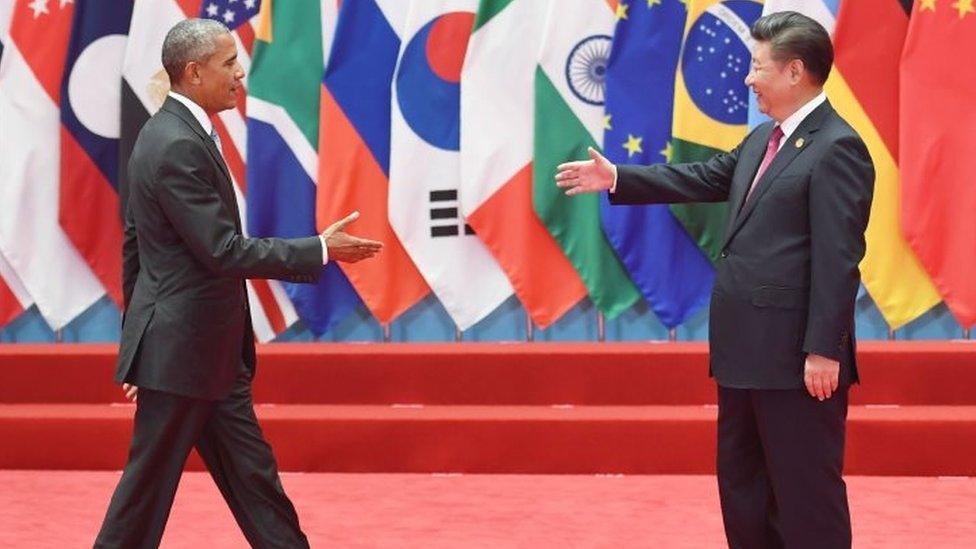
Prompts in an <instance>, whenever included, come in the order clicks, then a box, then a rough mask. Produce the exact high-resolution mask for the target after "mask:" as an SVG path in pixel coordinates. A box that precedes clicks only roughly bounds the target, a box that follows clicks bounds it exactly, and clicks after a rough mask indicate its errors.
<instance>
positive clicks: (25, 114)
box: [0, 0, 105, 330]
mask: <svg viewBox="0 0 976 549" xmlns="http://www.w3.org/2000/svg"><path fill="white" fill-rule="evenodd" d="M73 12H74V5H73V4H69V3H63V2H47V1H42V0H32V1H28V0H19V1H18V2H16V3H15V4H14V6H13V11H12V14H11V19H10V28H9V36H5V37H4V38H3V42H4V52H3V60H2V63H0V120H2V121H3V122H2V124H3V131H2V132H0V181H2V182H3V183H2V184H0V254H2V255H3V256H4V257H5V258H6V260H7V262H9V265H10V267H12V269H13V272H14V273H16V275H17V277H18V278H19V279H20V281H21V282H22V283H23V286H24V287H25V288H26V289H27V292H28V293H29V295H30V296H31V297H33V298H34V300H35V302H36V304H37V307H38V309H39V310H40V313H41V315H42V316H43V317H44V319H45V321H46V322H47V323H48V325H49V326H50V327H51V328H52V329H55V330H56V329H60V328H62V327H64V326H65V325H66V324H67V323H68V322H70V321H71V320H72V319H73V318H75V317H76V316H77V315H79V314H81V313H82V312H83V311H84V310H85V309H87V308H88V307H90V306H91V305H92V304H94V303H95V301H97V300H98V299H99V298H100V297H101V296H102V295H103V294H104V293H105V290H104V289H103V288H102V285H101V283H99V281H98V279H97V278H96V277H95V275H94V274H92V272H91V269H90V268H89V267H88V265H87V263H85V260H84V259H83V258H82V257H81V255H79V253H78V251H77V250H76V249H75V247H74V245H73V244H72V243H71V241H70V240H69V239H68V238H67V236H66V235H65V234H64V231H63V230H62V229H61V226H60V225H59V224H58V194H59V180H60V176H59V162H60V160H59V159H60V150H61V142H60V131H61V121H60V113H59V109H58V105H59V103H60V99H61V78H62V75H63V74H64V66H65V57H66V55H67V51H68V39H69V34H70V31H71V16H72V14H73Z"/></svg>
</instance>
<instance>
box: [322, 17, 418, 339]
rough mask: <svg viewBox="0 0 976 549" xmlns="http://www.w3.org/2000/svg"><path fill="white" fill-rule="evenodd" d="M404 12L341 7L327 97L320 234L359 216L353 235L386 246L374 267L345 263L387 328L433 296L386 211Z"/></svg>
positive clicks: (324, 99) (368, 263)
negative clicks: (337, 222)
mask: <svg viewBox="0 0 976 549" xmlns="http://www.w3.org/2000/svg"><path fill="white" fill-rule="evenodd" d="M381 6H383V7H381ZM406 7H407V3H406V2H402V1H400V0H392V1H390V0H385V1H384V0H380V1H377V0H362V1H357V2H347V3H346V4H345V6H343V9H342V10H341V11H340V12H339V21H338V24H337V27H336V31H335V38H334V39H333V42H332V52H331V54H330V55H329V62H328V65H327V66H326V70H325V76H324V78H323V86H322V94H321V103H322V108H321V114H320V119H321V121H320V128H321V129H320V132H319V134H320V135H319V146H318V148H319V158H320V160H321V161H320V162H319V172H318V176H319V192H318V196H317V203H316V218H317V220H318V228H319V229H324V228H325V227H326V226H328V224H329V223H331V222H333V221H335V220H336V219H340V218H342V217H345V216H346V215H348V214H349V212H352V211H358V212H359V214H360V216H359V219H358V220H356V223H355V225H354V228H355V231H356V232H357V233H360V234H363V235H366V236H368V237H370V238H373V239H376V240H380V241H382V242H383V243H384V246H383V251H382V252H381V253H380V254H378V255H377V256H376V257H374V258H372V259H370V260H369V261H360V262H359V263H344V264H342V265H340V267H341V268H342V271H343V272H344V273H345V275H346V276H347V277H348V278H349V282H351V283H352V285H353V287H354V288H356V291H357V292H358V293H359V296H360V297H361V298H362V300H363V303H365V304H366V307H367V308H369V310H370V312H371V313H372V314H373V316H374V317H376V319H377V320H378V321H379V322H380V323H382V324H389V323H390V322H392V321H393V320H394V319H395V318H397V317H398V316H400V315H401V314H402V313H403V312H404V311H406V310H407V309H409V308H410V307H411V306H413V305H414V304H415V303H417V302H418V301H420V300H421V299H422V298H423V297H424V296H426V295H427V294H428V293H430V288H429V287H428V286H427V283H426V282H425V281H424V279H423V277H422V276H421V275H420V271H418V270H417V267H416V266H414V264H413V261H412V260H411V259H410V256H409V255H407V252H406V250H404V248H403V245H402V244H400V241H399V239H397V236H396V234H395V233H394V232H393V227H392V226H391V225H390V221H389V216H388V205H387V199H388V194H389V186H390V182H389V174H390V85H391V83H392V81H393V69H394V68H395V67H396V60H397V54H398V53H399V51H400V38H399V36H398V34H397V31H398V30H399V27H400V25H402V24H403V20H404V17H405V16H406V10H405V9H404V8H406ZM384 9H385V12H384Z"/></svg>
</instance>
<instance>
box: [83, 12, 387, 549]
mask: <svg viewBox="0 0 976 549" xmlns="http://www.w3.org/2000/svg"><path fill="white" fill-rule="evenodd" d="M162 59H163V66H164V67H165V69H166V72H167V74H168V75H169V78H170V82H171V84H172V91H171V92H170V94H169V97H168V98H167V99H166V102H165V103H164V104H163V106H162V108H161V109H160V110H159V112H158V113H156V114H155V115H154V116H153V117H152V118H151V119H150V120H149V121H148V122H147V123H146V124H145V126H144V127H143V128H142V130H141V131H140V133H139V137H138V139H137V140H136V143H135V147H134V149H133V151H132V156H131V158H130V161H129V166H128V179H127V198H126V199H125V201H124V204H125V206H124V208H125V209H124V212H125V241H124V249H123V261H124V269H123V279H124V280H123V283H124V284H123V286H124V297H125V304H126V305H125V316H124V320H123V326H122V341H121V346H120V349H119V360H118V369H117V372H116V381H117V382H119V383H123V384H124V385H123V387H124V388H125V390H126V394H127V395H128V396H129V397H130V398H132V399H133V400H135V398H136V394H137V392H138V401H137V408H136V415H135V426H134V432H133V436H132V446H131V449H130V452H129V460H128V463H127V464H126V466H125V470H124V471H123V473H122V478H121V480H120V481H119V484H118V487H117V488H116V490H115V493H114V495H113V496H112V501H111V503H110V504H109V508H108V512H107V514H106V517H105V521H104V523H103V524H102V528H101V531H100V532H99V534H98V538H97V540H96V541H95V546H96V547H120V548H121V547H124V548H132V547H140V548H141V547H157V546H158V545H159V542H160V539H161V537H162V534H163V528H164V526H165V524H166V519H167V517H168V515H169V510H170V507H171V505H172V502H173V497H174V495H175V492H176V487H177V484H178V483H179V479H180V476H181V474H182V471H183V466H184V463H185V462H186V458H187V456H188V454H189V452H190V449H191V448H194V447H196V449H197V451H198V452H199V453H200V456H201V457H202V458H203V461H204V462H205V463H206V465H207V468H208V470H209V471H210V474H211V475H212V476H213V479H214V481H215V482H216V484H217V487H218V488H219V489H220V492H221V494H223V496H224V498H225V499H226V501H227V503H228V505H229V506H230V508H231V511H232V512H233V514H234V518H235V519H236V520H237V523H238V524H239V525H240V527H241V530H242V531H243V532H244V535H245V537H246V538H247V540H248V542H249V543H250V544H251V545H252V546H254V547H289V548H291V547H307V546H308V541H307V540H306V538H305V535H304V534H303V533H302V531H301V529H300V527H299V524H298V516H297V514H296V513H295V509H294V507H293V506H292V504H291V501H289V499H288V497H287V496H286V495H285V493H284V490H283V489H282V486H281V481H280V479H279V477H278V471H277V465H276V463H275V459H274V456H273V455H272V452H271V447H270V446H268V444H267V442H265V440H264V436H263V435H262V433H261V429H260V428H259V426H258V423H257V419H256V418H255V415H254V410H253V405H252V402H251V380H252V379H253V377H254V372H255V368H256V357H255V351H254V339H253V331H252V328H251V320H250V311H249V306H248V298H247V293H246V291H245V286H244V279H246V278H252V277H253V278H274V279H282V280H288V281H292V282H314V281H315V280H317V278H318V276H319V274H320V273H321V271H322V268H323V264H325V263H326V262H327V261H328V260H330V259H331V260H338V261H350V262H352V261H359V260H362V259H366V258H369V257H371V256H373V255H374V254H375V253H377V252H378V251H379V249H380V247H381V244H380V243H379V242H375V241H371V240H365V239H360V238H356V237H353V236H350V235H348V234H346V233H345V232H343V227H344V226H345V225H346V224H348V223H349V222H350V221H352V220H353V219H355V217H356V214H353V215H351V216H349V217H347V218H346V219H344V220H342V221H340V222H339V223H336V224H335V225H333V226H331V227H329V228H328V229H326V230H325V231H324V232H323V233H322V234H321V235H317V236H311V237H308V238H298V239H292V240H284V239H277V238H246V237H245V236H243V233H242V230H241V222H240V212H239V211H238V208H237V202H236V199H235V196H234V190H233V187H232V182H231V178H230V174H229V172H228V171H227V166H226V165H225V163H224V160H223V157H222V155H221V152H220V149H219V140H218V139H217V137H216V133H215V132H214V130H213V124H212V122H211V117H212V116H214V115H215V114H216V113H217V112H219V111H222V110H226V109H232V108H235V106H236V103H237V94H238V93H239V92H240V91H241V79H242V78H243V77H244V73H243V71H242V69H241V66H240V64H238V62H237V50H236V45H235V43H234V39H233V38H232V37H231V35H230V34H229V32H228V31H227V29H226V27H224V26H223V25H221V24H220V23H217V22H215V21H209V20H200V19H191V20H187V21H183V22H181V23H179V24H177V25H176V26H175V27H173V29H171V30H170V31H169V33H168V34H167V35H166V38H165V41H164V43H163V52H162ZM203 543H205V542H203Z"/></svg>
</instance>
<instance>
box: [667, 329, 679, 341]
mask: <svg viewBox="0 0 976 549" xmlns="http://www.w3.org/2000/svg"><path fill="white" fill-rule="evenodd" d="M668 341H670V342H672V343H674V342H675V341H678V329H677V328H671V329H670V330H668Z"/></svg>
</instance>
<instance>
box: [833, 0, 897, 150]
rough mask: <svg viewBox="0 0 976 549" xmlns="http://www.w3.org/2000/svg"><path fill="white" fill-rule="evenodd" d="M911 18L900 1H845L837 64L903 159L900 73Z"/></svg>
mask: <svg viewBox="0 0 976 549" xmlns="http://www.w3.org/2000/svg"><path fill="white" fill-rule="evenodd" d="M906 32H908V16H907V15H906V14H905V10H904V9H903V8H902V7H901V5H900V4H899V3H898V1H897V0H859V1H857V2H843V3H842V4H841V7H840V13H839V14H838V17H837V27H836V30H835V31H834V49H835V51H836V57H835V59H834V63H835V65H836V66H837V68H838V69H839V70H840V72H841V74H843V75H844V80H846V81H847V84H848V85H849V86H850V87H851V90H852V91H853V92H854V95H855V96H856V97H857V99H858V102H859V103H860V104H861V106H862V107H863V108H864V110H865V112H866V113H867V115H868V117H869V118H870V119H871V122H872V123H873V124H874V126H875V127H876V128H877V129H878V133H879V134H881V139H882V140H884V142H885V146H886V147H888V151H889V152H890V153H891V155H892V157H894V158H895V160H896V161H897V160H898V73H899V69H898V66H899V63H900V60H901V48H902V45H903V44H904V43H905V33H906Z"/></svg>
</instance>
